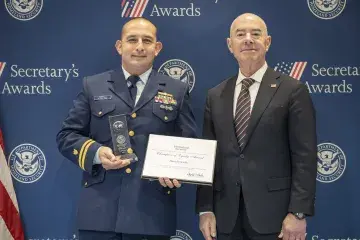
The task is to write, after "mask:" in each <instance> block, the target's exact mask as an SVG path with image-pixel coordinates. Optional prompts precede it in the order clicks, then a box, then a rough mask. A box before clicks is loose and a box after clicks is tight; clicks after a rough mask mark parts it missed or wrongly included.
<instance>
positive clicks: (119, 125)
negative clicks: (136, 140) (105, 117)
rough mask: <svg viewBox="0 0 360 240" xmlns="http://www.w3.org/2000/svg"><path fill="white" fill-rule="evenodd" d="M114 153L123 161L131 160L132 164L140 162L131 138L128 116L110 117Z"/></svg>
mask: <svg viewBox="0 0 360 240" xmlns="http://www.w3.org/2000/svg"><path fill="white" fill-rule="evenodd" d="M109 123H110V131H111V138H112V143H113V152H114V155H115V156H120V157H121V158H122V159H130V162H131V163H132V162H136V161H138V157H137V156H136V155H135V153H133V149H132V147H131V142H130V138H129V129H128V126H127V120H126V115H125V114H121V115H115V116H110V117H109Z"/></svg>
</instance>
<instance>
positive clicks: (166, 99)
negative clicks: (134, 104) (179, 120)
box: [155, 92, 177, 111]
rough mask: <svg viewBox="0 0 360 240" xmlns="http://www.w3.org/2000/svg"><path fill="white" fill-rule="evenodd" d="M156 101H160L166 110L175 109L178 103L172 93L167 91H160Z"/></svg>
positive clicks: (161, 106)
mask: <svg viewBox="0 0 360 240" xmlns="http://www.w3.org/2000/svg"><path fill="white" fill-rule="evenodd" d="M155 102H156V103H160V108H161V109H164V110H166V111H174V107H173V106H176V105H177V101H176V99H175V98H174V96H173V95H172V94H169V93H165V92H158V94H157V95H156V96H155Z"/></svg>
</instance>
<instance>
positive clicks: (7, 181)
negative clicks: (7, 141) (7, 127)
mask: <svg viewBox="0 0 360 240" xmlns="http://www.w3.org/2000/svg"><path fill="white" fill-rule="evenodd" d="M3 149H4V142H3V138H2V133H1V129H0V239H1V240H24V231H23V228H22V224H21V219H20V212H19V206H18V202H17V199H16V194H15V190H14V186H13V183H12V178H11V175H10V169H9V167H8V165H7V163H6V160H5V155H4V152H3Z"/></svg>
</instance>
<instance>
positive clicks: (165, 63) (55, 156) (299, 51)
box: [0, 0, 360, 240]
mask: <svg viewBox="0 0 360 240" xmlns="http://www.w3.org/2000/svg"><path fill="white" fill-rule="evenodd" d="M135 8H136V9H135ZM133 9H134V10H133ZM359 10H360V1H359V0H301V1H299V0H296V1H294V0H292V1H289V0H277V1H269V0H172V1H169V0H106V1H99V0H96V1H95V0H87V1H69V0H63V1H55V0H46V1H44V0H4V1H2V3H0V29H1V34H0V116H1V118H0V122H1V123H2V126H1V127H2V129H3V132H4V139H5V143H6V149H5V150H6V155H7V159H8V163H9V166H10V167H11V174H12V176H13V179H14V184H15V188H16V192H17V197H18V200H19V207H20V211H21V217H22V219H23V223H24V228H25V232H26V239H39V240H40V239H50V240H65V239H68V240H70V239H77V233H76V226H75V221H74V219H75V214H76V206H77V200H78V195H79V189H80V187H81V186H80V176H81V172H80V169H79V168H77V167H76V166H75V165H74V164H72V163H71V162H70V161H68V160H66V159H64V158H63V157H62V156H61V155H60V153H59V152H58V150H57V147H56V143H55V135H56V133H57V131H58V130H59V128H60V125H61V121H62V120H63V119H64V117H65V116H66V114H67V111H68V109H69V107H70V106H71V105H72V100H73V99H74V98H75V96H76V94H77V93H78V91H79V90H80V88H81V80H82V78H83V77H84V76H87V75H92V74H96V73H99V72H103V71H106V70H109V69H113V68H118V67H119V66H120V60H121V59H120V57H119V56H118V54H117V53H116V50H115V46H114V45H115V41H116V40H117V39H118V38H119V35H120V31H121V27H122V25H123V23H124V22H125V21H127V20H128V19H129V18H131V17H137V16H144V17H146V18H148V19H150V20H151V21H153V22H154V23H155V25H157V26H158V28H159V32H158V34H159V38H160V40H161V41H162V42H163V44H164V49H163V51H162V52H161V54H160V55H159V56H158V57H157V58H156V60H155V67H156V68H157V69H158V70H159V71H162V72H164V73H165V74H166V71H164V68H165V67H166V68H172V67H178V68H181V69H184V71H183V75H181V76H180V75H179V76H172V77H174V78H177V79H179V80H186V81H187V82H188V84H189V85H190V86H191V89H192V91H191V95H192V99H193V106H194V111H195V116H196V119H197V122H198V124H199V126H200V127H201V126H202V118H203V116H202V114H203V109H204V103H205V94H206V91H207V90H208V89H209V88H211V87H213V86H215V85H217V84H218V83H220V82H221V81H222V80H223V79H225V78H227V77H228V76H230V75H233V74H236V73H237V71H238V66H237V64H236V61H235V60H234V58H233V56H232V55H231V54H230V53H229V51H228V49H227V46H226V37H228V34H229V27H230V24H231V22H232V21H233V19H234V18H236V17H237V16H238V15H240V14H242V13H244V12H252V13H255V14H257V15H259V16H261V17H262V18H263V19H264V20H265V21H266V23H267V25H268V30H269V33H270V35H271V36H272V46H271V48H270V51H269V52H268V56H267V62H268V64H269V65H270V66H271V67H273V68H275V69H276V70H277V71H281V72H283V73H286V74H289V75H291V76H293V77H295V78H297V79H298V80H299V81H302V82H304V83H305V84H306V85H307V87H308V90H309V92H310V93H311V96H312V98H313V100H314V103H315V106H316V109H317V120H318V122H317V127H318V140H319V142H318V178H317V180H318V181H317V184H318V187H317V201H316V217H314V218H312V219H310V220H309V222H308V235H307V239H311V240H333V239H339V240H340V239H347V240H350V239H355V240H357V239H360V221H359V215H360V205H359V198H360V187H359V185H358V182H359V169H360V161H359V155H358V152H357V151H358V150H359V136H360V128H359V123H360V107H359V106H360V104H359V102H360V79H359V75H360V50H359V43H360V33H359V29H360V28H359V27H360V26H359V24H360V14H359ZM25 149H26V150H27V151H30V152H32V153H33V159H32V160H33V161H32V162H29V163H27V166H26V167H27V168H28V169H25V168H16V167H15V166H14V165H15V164H16V162H17V159H18V158H21V155H20V154H19V153H21V151H25ZM194 201H195V188H194V186H184V187H183V188H181V189H179V193H178V203H179V205H178V209H179V216H178V232H177V236H174V237H173V239H182V240H191V239H194V240H195V239H196V240H200V239H202V235H201V234H200V231H199V230H198V217H197V216H196V215H195V213H194ZM269 208H271V206H269Z"/></svg>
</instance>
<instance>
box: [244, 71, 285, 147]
mask: <svg viewBox="0 0 360 240" xmlns="http://www.w3.org/2000/svg"><path fill="white" fill-rule="evenodd" d="M279 77H280V73H277V72H275V71H274V70H272V69H271V68H268V69H267V70H266V72H265V74H264V77H263V79H262V81H261V84H260V88H259V91H258V93H257V96H256V99H255V103H254V106H253V110H252V112H251V116H250V121H249V126H248V128H247V130H246V131H247V134H246V140H245V144H244V146H243V149H244V148H245V147H246V145H247V143H248V142H249V139H250V138H251V135H252V133H253V132H254V130H255V128H256V126H257V124H258V123H259V120H260V118H261V116H262V114H263V113H264V111H265V109H266V108H267V106H268V105H269V103H270V101H271V99H272V98H273V96H274V94H275V93H276V91H277V90H278V88H279V85H280V83H281V82H280V80H279ZM243 149H242V150H243Z"/></svg>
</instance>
